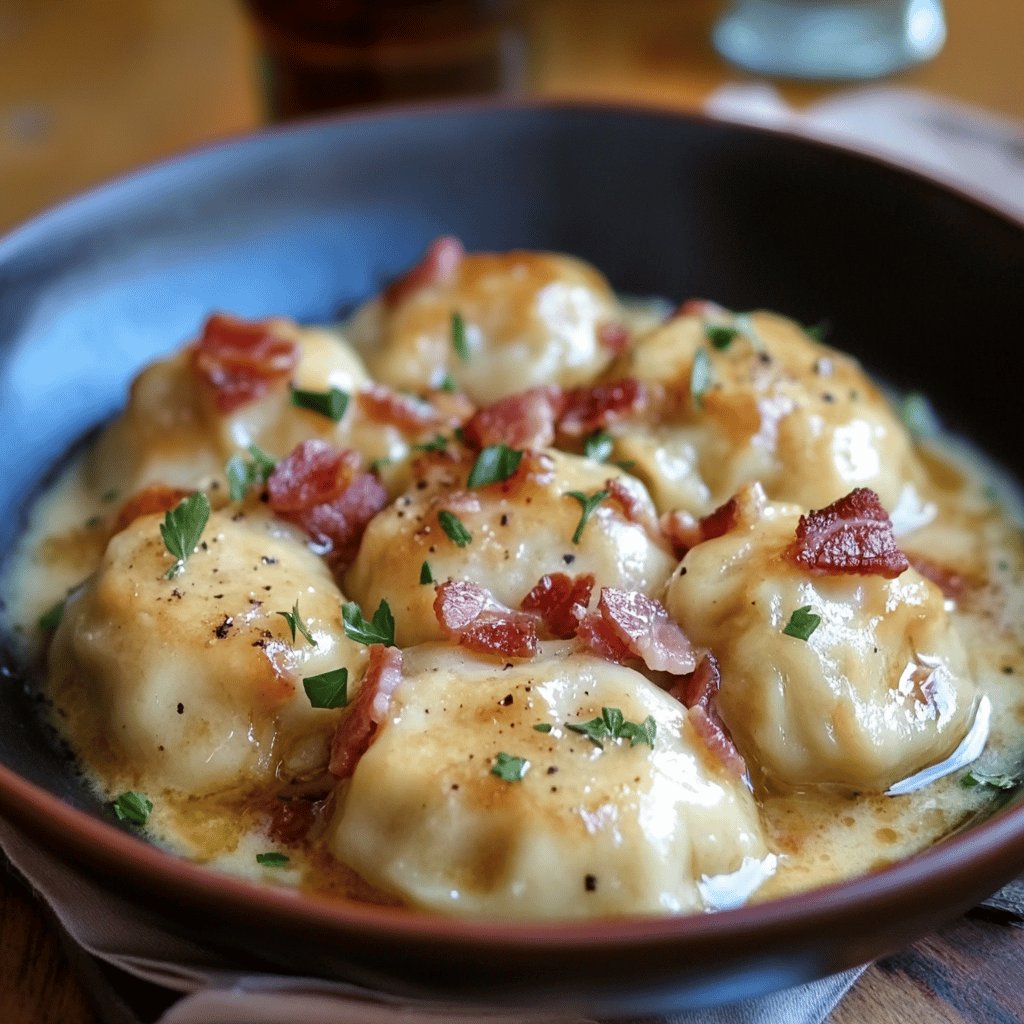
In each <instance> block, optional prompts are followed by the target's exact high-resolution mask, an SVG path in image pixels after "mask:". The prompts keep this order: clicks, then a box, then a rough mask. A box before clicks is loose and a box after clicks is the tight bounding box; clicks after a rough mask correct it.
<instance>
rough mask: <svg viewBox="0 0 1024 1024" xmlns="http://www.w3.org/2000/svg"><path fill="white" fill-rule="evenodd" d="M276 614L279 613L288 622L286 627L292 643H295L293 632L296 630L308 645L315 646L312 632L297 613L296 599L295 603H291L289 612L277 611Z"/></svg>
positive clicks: (297, 604) (297, 603)
mask: <svg viewBox="0 0 1024 1024" xmlns="http://www.w3.org/2000/svg"><path fill="white" fill-rule="evenodd" d="M277 614H278V615H280V616H281V618H282V619H284V621H285V622H287V623H288V629H289V631H290V632H291V634H292V643H293V644H294V643H295V633H296V630H297V631H298V632H299V633H301V634H302V635H303V636H304V637H305V638H306V640H307V641H309V645H310V647H316V646H317V642H316V639H315V638H314V636H313V634H312V633H311V632H310V631H309V626H307V625H306V623H305V622H303V621H302V616H301V615H300V614H299V602H298V601H296V602H295V604H294V605H292V610H291V611H290V612H278V613H277Z"/></svg>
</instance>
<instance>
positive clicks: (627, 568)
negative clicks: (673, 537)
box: [345, 450, 676, 647]
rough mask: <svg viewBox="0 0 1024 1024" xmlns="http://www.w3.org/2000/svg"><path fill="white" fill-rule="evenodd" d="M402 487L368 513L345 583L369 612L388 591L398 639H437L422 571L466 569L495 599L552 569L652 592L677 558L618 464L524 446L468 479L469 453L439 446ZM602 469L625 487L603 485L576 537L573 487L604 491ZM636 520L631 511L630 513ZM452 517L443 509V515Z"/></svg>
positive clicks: (518, 594)
mask: <svg viewBox="0 0 1024 1024" xmlns="http://www.w3.org/2000/svg"><path fill="white" fill-rule="evenodd" d="M413 469H414V480H413V483H412V484H411V486H410V488H409V489H408V490H407V491H406V493H405V494H403V495H401V496H400V497H399V498H398V499H397V500H396V501H395V502H394V503H393V504H392V505H391V506H390V507H389V508H387V509H385V510H384V511H383V512H381V513H379V514H378V515H377V516H376V517H375V518H374V519H373V520H372V521H371V522H370V524H369V526H368V527H367V529H366V532H365V534H364V535H363V540H362V543H361V546H360V549H359V554H358V556H357V557H356V560H355V562H354V563H353V565H352V568H351V569H350V570H349V572H348V575H347V576H346V578H345V588H346V590H347V591H348V593H349V594H350V596H351V597H352V599H353V600H355V601H357V602H359V604H360V605H361V606H362V608H363V610H364V612H365V613H366V614H369V613H370V611H371V610H372V609H375V608H376V607H377V606H378V605H379V603H380V601H381V600H387V602H388V604H389V605H390V607H391V610H392V612H393V613H394V616H395V621H396V630H397V632H396V638H397V642H398V643H399V644H400V645H401V646H403V647H404V646H408V645H409V644H416V643H422V642H423V641H425V640H438V639H442V638H443V635H444V634H443V633H442V631H441V629H440V627H439V625H438V622H437V618H436V616H435V614H434V609H433V602H434V588H433V587H432V586H429V585H427V584H425V583H423V582H421V572H422V567H423V564H424V563H427V565H428V566H429V570H430V573H429V575H430V577H431V578H432V579H433V580H435V581H437V582H439V583H440V582H443V581H444V580H446V579H466V580H471V581H472V582H474V583H477V584H479V585H480V586H481V587H483V588H484V589H486V590H488V591H490V593H491V595H492V596H493V597H494V598H495V599H496V600H497V601H499V602H500V603H502V604H504V605H507V606H508V607H512V608H518V607H519V605H520V602H521V601H522V599H523V598H524V597H525V596H526V595H527V594H528V593H529V592H530V590H531V589H532V588H533V587H534V586H535V584H536V583H537V581H538V580H539V579H540V578H541V577H542V576H544V575H545V574H548V573H554V572H565V573H570V574H582V573H592V574H593V575H594V577H595V581H596V585H597V588H600V587H603V586H614V587H620V588H622V589H624V590H641V591H643V592H644V593H646V594H652V593H654V592H655V591H658V590H660V588H661V587H662V586H663V585H664V583H665V581H666V580H667V579H668V577H669V575H670V573H671V572H672V570H673V568H674V567H675V564H676V560H675V558H674V556H673V555H671V554H670V553H669V551H668V549H667V547H666V542H665V540H664V538H663V537H662V536H661V534H660V532H659V531H657V530H656V529H654V528H652V526H653V525H654V524H655V520H654V515H653V507H652V506H651V504H650V499H649V498H648V497H647V494H646V492H645V491H644V489H643V486H642V485H641V484H640V483H639V482H638V481H636V480H633V479H631V478H630V477H628V476H626V475H625V474H623V473H622V472H621V471H619V470H617V469H612V468H611V467H608V466H604V465H601V464H599V463H596V462H593V461H591V460H590V459H584V458H580V457H578V456H574V455H567V454H564V453H562V452H557V451H554V450H551V451H548V452H545V453H535V452H527V453H526V454H524V456H523V464H522V465H521V466H520V468H519V470H518V471H517V474H516V476H515V477H513V478H512V479H510V480H509V481H507V482H506V483H500V484H493V485H489V486H483V487H478V488H474V489H468V488H467V486H466V481H467V474H468V472H469V469H470V461H469V459H468V456H466V455H465V454H458V453H451V454H449V453H442V454H440V455H437V456H435V457H432V458H423V459H420V460H418V461H417V463H416V465H415V466H414V467H413ZM609 478H612V479H613V480H615V481H617V483H616V484H614V485H613V490H614V489H618V488H621V489H622V490H621V493H622V494H624V495H627V496H628V499H627V504H630V505H632V503H634V502H635V505H636V506H637V508H638V509H639V510H640V512H641V513H645V514H646V518H647V519H649V521H650V522H649V523H648V522H645V516H644V515H643V514H639V515H638V513H637V509H636V508H631V509H626V508H624V507H623V504H622V502H621V501H618V500H614V499H613V498H612V497H611V496H610V495H609V496H608V497H606V498H605V500H602V501H599V502H598V503H597V505H596V507H595V508H594V510H593V512H592V513H591V514H590V516H589V518H588V519H587V520H586V523H585V525H584V527H583V529H582V530H580V532H579V540H578V542H575V541H574V540H573V537H574V535H575V534H576V533H577V530H579V527H580V523H581V519H582V516H583V507H582V505H581V504H580V502H579V500H578V499H577V498H574V497H572V496H571V495H570V492H573V491H575V492H576V493H577V494H582V495H585V496H586V497H593V496H594V495H596V494H597V493H598V492H601V491H607V490H608V487H607V486H606V485H607V483H608V480H609ZM444 514H450V515H454V516H455V518H456V519H457V521H458V523H459V524H460V525H461V526H462V527H463V528H464V529H465V530H466V532H467V533H468V535H469V538H470V539H469V540H468V541H466V540H464V541H463V542H462V543H461V544H460V543H459V540H457V539H452V537H451V535H450V534H448V533H446V532H445V529H444V527H443V525H442V521H441V518H442V516H443V515H444ZM638 520H639V521H638ZM449 523H450V520H449Z"/></svg>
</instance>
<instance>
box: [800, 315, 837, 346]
mask: <svg viewBox="0 0 1024 1024" xmlns="http://www.w3.org/2000/svg"><path fill="white" fill-rule="evenodd" d="M831 329H832V325H831V324H830V323H829V322H828V321H827V320H822V321H821V322H820V323H816V324H811V326H810V327H805V328H804V334H806V335H807V337H808V338H810V339H811V341H816V342H818V343H819V344H822V343H823V342H824V341H825V338H826V337H827V336H828V332H829V331H830V330H831Z"/></svg>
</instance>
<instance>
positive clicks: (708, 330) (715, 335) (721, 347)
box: [704, 324, 740, 352]
mask: <svg viewBox="0 0 1024 1024" xmlns="http://www.w3.org/2000/svg"><path fill="white" fill-rule="evenodd" d="M739 333H740V332H739V330H738V329H737V328H735V327H725V326H723V325H722V324H705V325H704V334H705V335H706V336H707V339H708V341H710V342H711V344H712V345H714V347H715V348H716V349H718V351H719V352H724V351H725V350H726V349H727V348H728V347H729V346H730V345H731V344H732V343H733V341H735V340H736V338H737V337H738V336H739Z"/></svg>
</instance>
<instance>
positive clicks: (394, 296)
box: [381, 235, 466, 308]
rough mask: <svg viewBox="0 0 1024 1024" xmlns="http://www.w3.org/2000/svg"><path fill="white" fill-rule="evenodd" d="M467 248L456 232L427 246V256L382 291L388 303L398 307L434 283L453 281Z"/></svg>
mask: <svg viewBox="0 0 1024 1024" xmlns="http://www.w3.org/2000/svg"><path fill="white" fill-rule="evenodd" d="M465 255H466V250H465V249H464V248H463V245H462V242H460V241H459V240H458V239H457V238H455V237H454V236H453V235H441V237H440V238H435V239H434V241H432V242H431V243H430V245H429V246H427V251H426V252H425V253H424V254H423V258H422V259H421V260H420V261H419V263H417V264H416V265H415V266H413V267H410V268H409V269H408V270H407V271H406V272H405V273H404V274H402V276H401V277H398V278H396V279H395V280H394V281H392V282H391V284H389V285H388V286H387V288H385V289H384V291H383V292H382V293H381V300H382V301H383V303H384V305H385V306H389V307H391V308H394V307H395V306H397V305H398V304H399V303H401V302H404V301H405V300H406V299H407V298H408V297H409V296H410V295H412V294H414V293H415V292H417V291H419V290H420V288H426V287H427V286H428V285H432V284H443V283H445V282H447V281H451V280H452V279H453V278H454V277H455V276H456V275H457V274H458V272H459V267H460V265H461V264H462V260H463V257H464V256H465Z"/></svg>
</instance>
